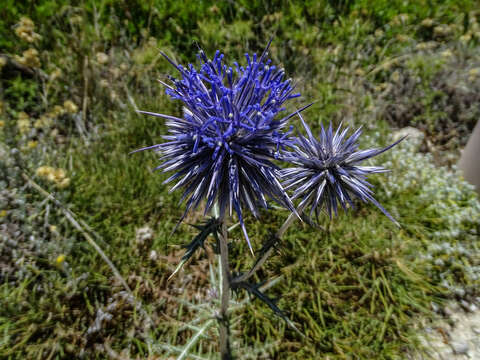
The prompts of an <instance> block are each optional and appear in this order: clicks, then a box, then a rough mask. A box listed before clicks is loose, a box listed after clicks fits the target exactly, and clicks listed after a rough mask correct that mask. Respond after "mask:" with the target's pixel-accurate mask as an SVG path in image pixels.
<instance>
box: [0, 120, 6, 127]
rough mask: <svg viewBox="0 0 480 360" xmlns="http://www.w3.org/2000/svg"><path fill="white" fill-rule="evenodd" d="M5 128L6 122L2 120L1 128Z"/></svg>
mask: <svg viewBox="0 0 480 360" xmlns="http://www.w3.org/2000/svg"><path fill="white" fill-rule="evenodd" d="M4 126H5V121H3V120H0V128H2V127H4Z"/></svg>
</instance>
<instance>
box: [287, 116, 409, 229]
mask: <svg viewBox="0 0 480 360" xmlns="http://www.w3.org/2000/svg"><path fill="white" fill-rule="evenodd" d="M300 119H301V122H302V124H303V127H304V129H305V132H306V134H307V136H304V135H302V134H299V135H298V137H297V138H296V140H295V144H294V146H293V147H292V149H293V151H290V152H288V153H285V156H284V158H283V159H284V160H285V161H288V162H291V163H293V164H295V165H297V166H296V167H291V168H287V169H284V170H282V171H281V177H282V180H283V182H282V183H283V185H284V188H285V190H289V189H293V195H292V196H291V199H292V200H294V199H297V198H301V201H300V203H299V205H298V207H297V209H298V211H299V212H300V211H303V209H306V208H308V207H309V206H310V214H309V218H310V220H311V219H312V216H313V213H315V215H316V218H317V221H318V216H319V213H320V211H321V210H322V208H323V207H324V208H325V209H326V211H327V213H328V215H329V217H330V218H332V213H334V214H335V215H337V214H338V210H337V209H338V207H339V206H341V207H342V208H343V209H344V210H345V211H346V210H347V208H348V207H349V206H350V207H352V208H354V202H353V201H354V199H355V198H357V199H360V200H361V201H363V202H370V203H372V204H374V205H375V206H376V207H378V208H379V209H380V210H381V211H382V212H383V213H384V214H385V215H386V216H387V217H388V218H389V219H390V220H391V221H393V222H394V223H395V224H396V225H397V226H399V224H398V222H397V221H396V220H395V219H394V218H393V217H392V216H391V215H390V214H389V213H388V211H387V210H385V209H384V208H383V207H382V205H380V203H379V202H378V201H377V200H375V198H374V197H373V191H372V185H371V184H370V183H369V182H368V181H367V176H368V175H369V174H374V173H382V172H387V171H388V170H387V169H385V168H383V167H381V166H362V165H361V163H362V162H363V161H365V160H367V159H370V158H372V157H374V156H377V155H379V154H381V153H383V152H385V151H387V150H389V149H391V148H392V147H393V146H395V145H396V144H398V143H399V142H400V141H402V140H403V138H402V139H400V140H398V141H396V142H395V143H393V144H391V145H389V146H387V147H385V148H381V149H376V148H374V149H366V150H359V149H358V142H357V140H358V138H359V137H360V135H361V133H362V132H361V129H358V130H356V131H355V132H354V133H353V134H352V135H351V136H350V137H348V136H347V132H348V127H347V128H342V125H340V126H339V127H338V128H337V129H336V130H335V132H333V129H332V124H330V126H329V127H328V129H327V130H325V128H324V127H323V125H321V131H320V134H319V137H318V138H315V137H314V135H313V134H312V131H311V130H310V128H309V127H308V125H307V124H306V123H305V121H304V120H303V119H302V117H301V115H300Z"/></svg>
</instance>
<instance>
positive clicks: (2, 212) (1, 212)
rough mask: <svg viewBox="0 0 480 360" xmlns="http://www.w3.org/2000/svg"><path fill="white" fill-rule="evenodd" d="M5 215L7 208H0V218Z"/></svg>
mask: <svg viewBox="0 0 480 360" xmlns="http://www.w3.org/2000/svg"><path fill="white" fill-rule="evenodd" d="M5 216H7V210H0V218H2V217H5Z"/></svg>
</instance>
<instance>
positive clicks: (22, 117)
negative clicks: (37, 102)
mask: <svg viewBox="0 0 480 360" xmlns="http://www.w3.org/2000/svg"><path fill="white" fill-rule="evenodd" d="M17 127H18V131H20V134H25V133H27V132H28V130H30V117H29V116H28V115H27V114H26V113H24V112H23V111H22V112H21V113H20V114H18V120H17Z"/></svg>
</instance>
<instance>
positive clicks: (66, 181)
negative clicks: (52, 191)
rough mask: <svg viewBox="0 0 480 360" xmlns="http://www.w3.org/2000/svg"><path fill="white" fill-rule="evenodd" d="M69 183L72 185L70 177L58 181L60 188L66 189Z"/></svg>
mask: <svg viewBox="0 0 480 360" xmlns="http://www.w3.org/2000/svg"><path fill="white" fill-rule="evenodd" d="M68 185H70V178H65V179H63V180H62V181H59V182H57V187H58V188H60V189H65V188H66V187H67V186H68Z"/></svg>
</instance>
